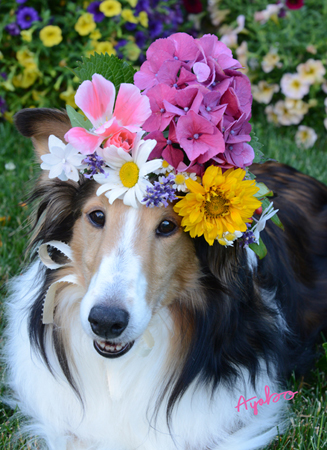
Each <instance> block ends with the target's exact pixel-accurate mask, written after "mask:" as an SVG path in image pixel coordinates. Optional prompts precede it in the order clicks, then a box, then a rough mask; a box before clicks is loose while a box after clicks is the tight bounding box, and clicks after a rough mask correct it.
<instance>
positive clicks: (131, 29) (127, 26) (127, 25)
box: [125, 22, 136, 31]
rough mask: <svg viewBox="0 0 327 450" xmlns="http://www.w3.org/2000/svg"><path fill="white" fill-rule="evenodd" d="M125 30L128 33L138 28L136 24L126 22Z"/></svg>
mask: <svg viewBox="0 0 327 450" xmlns="http://www.w3.org/2000/svg"><path fill="white" fill-rule="evenodd" d="M125 28H126V30H127V31H134V30H135V28H136V23H132V22H126V23H125Z"/></svg>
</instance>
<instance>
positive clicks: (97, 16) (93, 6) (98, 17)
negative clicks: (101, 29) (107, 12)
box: [86, 2, 105, 22]
mask: <svg viewBox="0 0 327 450" xmlns="http://www.w3.org/2000/svg"><path fill="white" fill-rule="evenodd" d="M101 3H102V2H92V3H90V4H89V6H88V7H87V9H86V11H87V12H89V13H90V14H93V20H94V22H102V20H103V19H104V17H105V16H104V14H103V13H102V12H101V11H100V9H99V7H100V5H101Z"/></svg>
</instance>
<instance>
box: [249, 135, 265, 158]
mask: <svg viewBox="0 0 327 450" xmlns="http://www.w3.org/2000/svg"><path fill="white" fill-rule="evenodd" d="M251 147H252V148H253V150H254V154H255V157H254V160H253V162H254V163H260V164H262V163H264V162H265V161H267V160H268V158H266V156H265V155H264V154H263V153H262V151H261V150H260V149H261V148H262V147H263V145H262V144H260V142H259V139H258V138H257V136H256V135H255V134H254V133H253V132H252V133H251Z"/></svg>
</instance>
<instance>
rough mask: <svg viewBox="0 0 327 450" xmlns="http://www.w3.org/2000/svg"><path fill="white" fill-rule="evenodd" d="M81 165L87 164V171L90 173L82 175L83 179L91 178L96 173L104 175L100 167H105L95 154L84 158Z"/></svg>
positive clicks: (103, 162)
mask: <svg viewBox="0 0 327 450" xmlns="http://www.w3.org/2000/svg"><path fill="white" fill-rule="evenodd" d="M82 163H83V164H88V166H89V167H88V169H87V170H90V171H91V173H88V174H84V176H85V178H91V177H92V176H93V175H95V174H97V173H105V172H104V170H103V169H102V166H104V165H105V161H104V160H103V159H102V158H101V157H100V156H99V155H97V153H96V152H95V153H93V154H92V155H87V157H86V158H84V159H83V161H82Z"/></svg>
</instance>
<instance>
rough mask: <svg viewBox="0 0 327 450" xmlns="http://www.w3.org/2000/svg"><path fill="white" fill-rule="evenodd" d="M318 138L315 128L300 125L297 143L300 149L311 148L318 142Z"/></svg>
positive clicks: (296, 138)
mask: <svg viewBox="0 0 327 450" xmlns="http://www.w3.org/2000/svg"><path fill="white" fill-rule="evenodd" d="M317 138H318V136H317V133H316V132H315V130H314V129H313V128H310V127H306V126H305V125H300V126H299V128H298V130H297V132H296V134H295V142H296V145H297V146H298V147H300V148H305V149H308V148H311V147H313V145H314V143H315V142H316V140H317Z"/></svg>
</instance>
